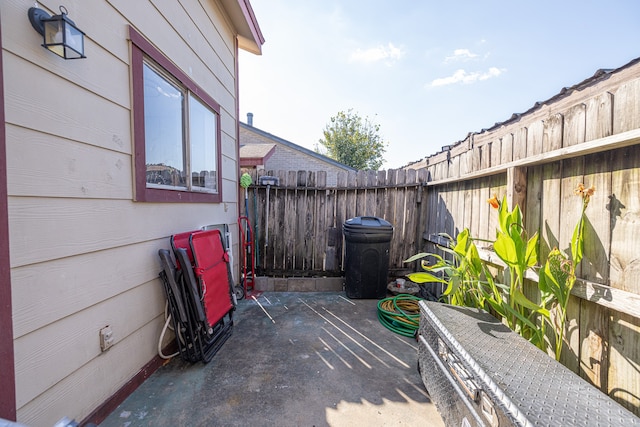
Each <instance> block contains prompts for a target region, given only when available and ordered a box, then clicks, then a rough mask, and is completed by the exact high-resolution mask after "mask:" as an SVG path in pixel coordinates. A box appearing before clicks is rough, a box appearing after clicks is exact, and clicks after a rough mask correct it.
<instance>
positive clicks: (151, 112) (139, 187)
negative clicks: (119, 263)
mask: <svg viewBox="0 0 640 427" xmlns="http://www.w3.org/2000/svg"><path fill="white" fill-rule="evenodd" d="M129 34H130V37H131V41H132V65H131V68H132V81H133V83H132V84H133V121H134V124H133V126H134V146H135V153H134V156H135V159H134V163H135V182H136V184H135V190H136V191H135V193H136V194H135V199H136V200H138V201H154V202H158V201H164V202H220V201H221V199H222V195H221V188H220V106H219V105H218V104H217V103H216V102H215V101H214V100H213V99H212V98H211V97H210V96H208V95H207V94H206V93H204V92H203V90H202V89H201V88H199V87H198V86H197V85H196V84H195V83H194V82H193V81H192V80H191V79H190V78H189V77H188V76H187V75H186V74H184V73H183V72H182V71H181V70H180V69H178V68H177V67H176V66H175V65H174V64H172V63H171V62H170V61H169V60H168V59H166V58H165V57H164V55H162V54H161V53H160V52H159V51H158V50H157V49H156V48H155V47H153V46H152V45H151V44H150V43H149V42H148V41H146V39H144V38H143V37H142V36H141V35H140V34H139V33H137V32H136V31H135V30H134V29H133V28H131V27H130V28H129Z"/></svg>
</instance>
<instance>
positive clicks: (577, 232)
mask: <svg viewBox="0 0 640 427" xmlns="http://www.w3.org/2000/svg"><path fill="white" fill-rule="evenodd" d="M583 250H584V213H583V214H582V216H581V217H580V221H578V224H576V228H575V229H574V230H573V236H572V237H571V257H572V258H573V262H574V263H575V265H578V264H579V263H580V261H582V256H583Z"/></svg>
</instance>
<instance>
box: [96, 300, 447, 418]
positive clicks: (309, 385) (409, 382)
mask: <svg viewBox="0 0 640 427" xmlns="http://www.w3.org/2000/svg"><path fill="white" fill-rule="evenodd" d="M377 302H378V301H377V300H349V299H347V298H345V297H344V296H343V293H328V292H322V293H302V292H301V293H294V292H282V293H278V292H270V293H265V294H263V295H261V296H260V297H259V298H257V300H253V299H249V300H244V301H241V302H240V303H239V305H238V309H237V311H236V313H235V315H234V319H235V325H234V332H233V335H232V336H231V337H230V338H229V340H228V341H227V342H226V343H225V344H224V346H223V347H222V349H221V350H220V352H219V353H218V354H217V355H216V356H215V357H214V358H213V360H212V361H211V362H210V363H209V364H207V365H204V364H200V363H198V364H194V365H191V364H189V363H186V362H183V361H182V360H180V359H173V360H171V361H170V362H169V363H168V364H167V365H165V366H164V367H162V368H161V369H159V370H158V371H157V372H156V373H154V374H153V375H152V376H151V377H150V378H149V379H148V380H147V381H146V382H145V383H144V384H142V385H141V386H140V387H139V388H138V390H136V391H135V392H134V393H133V394H132V395H131V396H129V398H128V399H127V400H125V401H124V402H123V403H122V404H121V405H120V406H118V408H117V409H116V410H115V411H114V412H113V413H112V414H111V415H110V416H109V417H107V419H106V420H105V421H104V422H103V423H102V424H101V426H105V427H111V426H126V427H135V426H183V425H184V426H186V425H189V426H218V425H219V426H234V425H235V426H249V425H250V426H329V425H330V426H347V425H392V424H393V425H430V426H439V425H443V424H442V420H441V418H440V416H439V415H438V413H437V410H436V408H435V406H434V405H433V404H432V403H431V402H430V400H429V397H428V395H427V393H426V391H425V389H424V386H423V384H422V380H421V379H420V376H419V374H418V372H417V344H416V341H415V340H414V339H411V338H405V337H402V336H400V335H396V334H394V333H393V332H391V331H389V330H387V329H386V328H384V327H383V326H382V325H381V324H380V322H379V321H378V319H377Z"/></svg>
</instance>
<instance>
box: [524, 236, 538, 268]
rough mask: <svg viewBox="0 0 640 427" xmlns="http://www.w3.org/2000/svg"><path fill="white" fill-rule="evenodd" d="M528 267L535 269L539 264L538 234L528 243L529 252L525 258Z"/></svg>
mask: <svg viewBox="0 0 640 427" xmlns="http://www.w3.org/2000/svg"><path fill="white" fill-rule="evenodd" d="M525 261H526V263H527V267H533V266H534V265H536V264H537V263H538V232H536V233H535V234H534V235H533V237H532V238H530V239H529V241H528V242H527V252H526V256H525Z"/></svg>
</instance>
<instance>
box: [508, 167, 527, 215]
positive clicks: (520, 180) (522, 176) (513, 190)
mask: <svg viewBox="0 0 640 427" xmlns="http://www.w3.org/2000/svg"><path fill="white" fill-rule="evenodd" d="M507 203H509V207H510V208H511V209H513V208H514V207H515V206H516V205H518V206H519V207H520V212H522V213H523V214H525V213H526V211H527V168H526V167H511V168H509V169H507Z"/></svg>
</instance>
